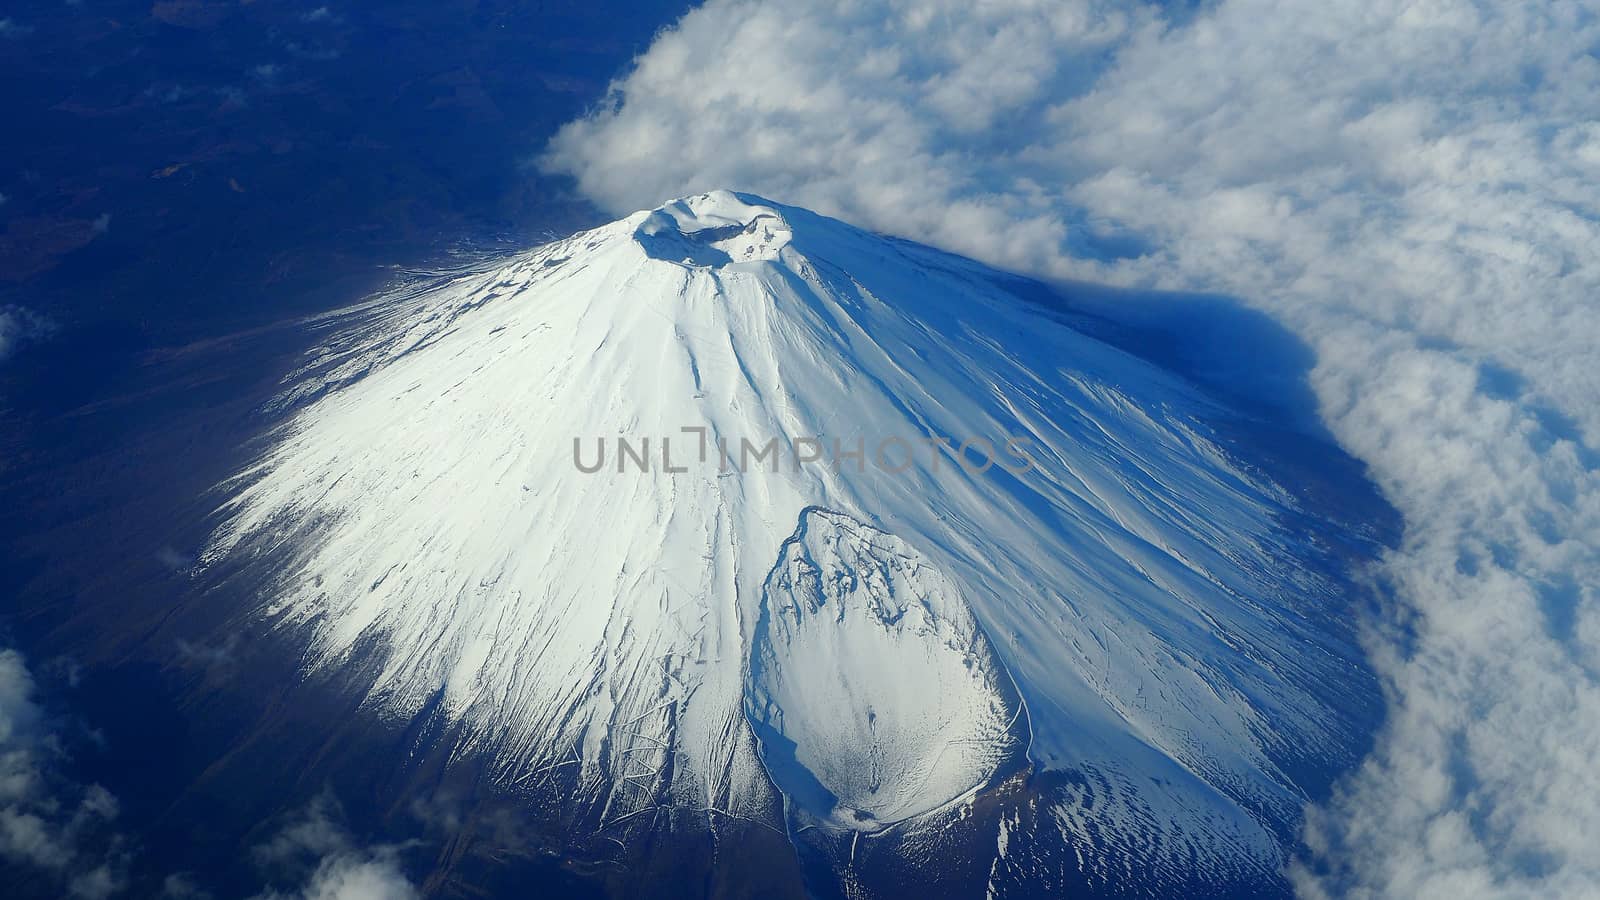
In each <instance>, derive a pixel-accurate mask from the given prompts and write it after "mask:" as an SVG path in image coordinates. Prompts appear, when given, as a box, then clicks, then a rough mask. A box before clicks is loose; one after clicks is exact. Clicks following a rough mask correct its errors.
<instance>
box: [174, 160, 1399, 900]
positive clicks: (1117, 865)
mask: <svg viewBox="0 0 1600 900" xmlns="http://www.w3.org/2000/svg"><path fill="white" fill-rule="evenodd" d="M1002 284H1003V280H1002V279H1001V278H1000V276H998V275H996V274H995V273H992V272H989V271H987V270H985V269H983V268H982V267H979V266H977V265H976V264H973V263H969V262H966V261H963V260H959V259H956V258H953V257H949V256H946V255H943V254H940V253H937V252H935V251H932V250H928V249H925V248H920V247H916V246H914V245H909V244H905V243H901V242H892V241H887V240H884V239H881V238H878V237H875V236H872V235H868V234H865V233H863V232H860V231H858V230H856V229H853V228H850V227H849V226H846V225H843V224H841V223H838V222H834V221H832V220H827V219H824V218H821V217H818V216H815V215H813V214H810V213H807V212H805V211H803V210H798V209H793V208H788V207H783V206H780V205H777V204H773V203H770V202H768V201H764V200H761V199H759V198H754V197H749V196H743V195H734V194H729V193H726V192H718V193H713V194H708V195H702V196H700V197H694V198H689V199H686V200H682V201H678V202H676V203H673V204H669V205H667V206H665V207H662V208H661V209H658V210H654V211H649V212H642V213H638V214H635V215H633V216H630V217H629V218H627V219H624V220H621V221H619V222H616V223H612V224H611V225H607V226H604V227H602V228H599V229H596V230H594V231H590V232H585V233H582V234H579V235H576V236H574V237H572V238H569V239H567V240H564V241H560V242H557V243H555V244H552V245H549V246H546V247H543V248H540V249H538V250H536V251H532V252H530V253H527V254H524V255H522V256H520V257H517V258H515V259H512V260H508V261H506V262H504V263H503V264H502V265H499V266H497V267H494V268H492V269H485V270H481V271H472V272H468V273H464V274H458V275H454V276H450V277H447V278H444V279H441V280H439V281H437V282H435V283H431V284H429V285H427V286H426V289H424V290H419V291H415V292H412V293H409V294H407V295H404V296H401V297H397V298H389V299H388V300H386V301H385V302H383V303H381V304H378V305H375V306H373V307H371V308H368V309H365V310H362V311H360V312H359V313H358V314H354V315H353V316H352V318H351V320H350V323H348V327H347V329H346V330H345V331H344V332H343V333H341V334H340V335H338V336H337V337H335V338H334V339H333V340H331V341H330V342H329V344H328V345H327V347H326V349H325V352H324V354H323V355H322V356H320V357H318V358H316V359H314V360H313V361H312V363H311V364H310V365H308V367H307V368H306V370H305V371H303V372H302V373H300V374H299V375H298V376H297V378H296V380H295V382H294V384H293V385H292V387H291V389H290V391H289V392H288V394H287V395H286V402H287V403H290V404H293V410H294V411H293V414H292V416H291V417H290V419H289V421H288V424H287V425H286V426H284V427H283V429H282V430H281V433H279V434H277V435H275V436H274V439H273V441H272V443H271V446H270V447H269V448H268V449H267V451H266V452H265V453H264V454H263V457H262V459H261V461H260V463H259V464H258V465H257V466H255V467H254V468H252V469H251V470H249V471H247V472H244V473H241V475H240V477H239V479H238V480H237V481H236V483H234V484H232V485H230V491H231V492H232V496H231V498H230V499H229V501H228V503H227V504H226V506H225V507H224V509H223V517H224V518H223V523H222V525H221V526H220V527H219V529H218V531H217V534H216V537H215V540H214V542H213V544H212V546H211V547H210V548H208V550H207V552H206V554H205V560H206V562H207V563H208V564H209V565H211V566H213V567H216V568H218V569H222V568H226V569H228V570H229V571H230V572H243V573H248V574H249V577H254V578H257V579H259V580H260V581H261V583H262V585H263V587H262V589H261V597H262V604H261V608H260V610H259V614H260V615H261V616H263V617H265V619H266V620H268V621H270V622H272V623H275V624H277V625H279V626H281V627H291V628H298V629H300V630H301V632H302V633H303V634H304V635H305V638H306V641H307V651H306V666H307V668H308V670H311V671H317V670H324V669H328V668H331V667H337V666H341V665H345V664H348V663H350V662H352V661H354V660H357V659H360V660H361V661H362V662H363V664H365V665H370V666H372V673H373V674H372V677H371V683H370V687H369V690H368V694H367V702H368V704H369V705H370V706H371V707H372V708H373V709H376V710H379V711H382V712H384V713H386V714H389V715H392V716H393V717H395V718H396V719H397V720H404V719H409V718H411V717H414V716H416V715H418V714H419V713H421V712H424V711H431V714H434V715H438V716H441V717H443V718H444V719H445V720H446V721H448V723H450V724H451V725H452V726H453V727H454V728H456V729H457V730H458V732H459V734H460V735H461V742H462V744H461V752H462V753H475V752H481V753H485V754H487V755H488V756H490V757H491V758H492V759H493V760H494V761H495V762H494V764H495V772H496V778H497V779H498V781H499V783H500V784H502V785H503V786H504V787H505V788H507V789H511V790H532V789H533V788H534V787H535V786H537V785H539V784H559V785H560V786H561V792H562V794H563V795H564V796H565V797H566V798H567V802H568V803H569V804H570V805H571V807H572V808H574V809H578V810H582V811H585V812H584V813H583V815H584V816H587V818H585V819H584V820H585V821H586V822H588V823H589V825H590V827H593V828H595V829H597V830H600V831H608V830H609V833H617V834H622V835H623V837H624V838H626V835H627V833H628V832H627V829H628V828H631V827H634V826H637V825H639V824H640V823H643V822H647V821H649V820H650V819H651V818H653V816H644V815H642V814H644V813H652V812H653V811H655V810H658V809H661V808H673V809H681V810H691V811H695V812H696V813H699V814H704V815H705V817H706V819H707V822H708V823H712V822H713V820H714V819H715V818H716V817H718V816H733V817H738V818H742V819H749V820H754V821H757V822H766V823H769V824H772V825H773V826H774V827H779V828H788V829H789V830H790V831H791V832H794V831H795V829H797V828H804V827H811V826H817V827H820V828H822V829H823V830H825V831H826V830H836V831H842V832H846V833H848V832H855V833H858V834H860V833H866V834H869V835H870V834H873V833H876V832H879V831H881V830H882V829H884V828H885V827H886V826H889V825H891V824H892V823H894V822H897V821H901V820H906V819H915V818H916V817H918V816H920V815H926V814H929V813H931V812H933V811H935V810H938V809H940V808H943V807H947V806H948V805H950V804H952V803H960V802H963V801H966V800H968V799H969V798H971V797H972V796H973V795H974V794H975V793H977V792H980V791H983V790H984V789H986V788H989V787H992V786H994V785H996V784H997V783H998V782H1000V781H1001V780H1004V779H1008V778H1012V777H1013V776H1016V777H1023V776H1025V775H1026V772H1025V771H1023V770H1024V769H1026V768H1027V767H1029V766H1030V765H1031V767H1032V770H1033V771H1035V772H1040V773H1042V772H1058V773H1070V777H1067V778H1066V779H1065V780H1064V781H1060V780H1058V781H1057V782H1050V783H1051V784H1053V785H1055V786H1053V787H1049V788H1048V789H1045V788H1040V789H1039V790H1038V791H1036V792H1035V794H1034V796H1033V797H1032V798H1031V799H1030V801H1029V803H1030V804H1031V805H1030V812H1029V813H1028V815H1027V816H1026V818H1027V821H1028V822H1029V825H1028V826H1027V827H1028V829H1029V831H1030V840H1033V841H1054V842H1055V843H1057V844H1060V845H1063V846H1066V847H1070V848H1073V852H1074V853H1075V854H1076V856H1075V861H1074V862H1073V865H1075V866H1077V868H1078V870H1079V871H1080V872H1082V873H1085V877H1089V876H1090V875H1091V874H1094V873H1098V875H1096V877H1099V878H1101V879H1102V880H1103V881H1105V882H1106V883H1110V882H1113V881H1115V880H1116V879H1117V877H1118V873H1123V874H1124V875H1126V876H1127V877H1134V876H1133V875H1132V874H1131V873H1134V872H1138V873H1140V874H1139V875H1138V877H1139V878H1145V877H1149V878H1152V879H1156V880H1158V881H1159V880H1160V878H1161V877H1163V874H1162V873H1178V872H1180V871H1194V870H1198V871H1200V872H1203V873H1207V874H1208V876H1215V878H1217V879H1219V880H1226V879H1227V878H1233V877H1238V878H1246V879H1248V878H1255V877H1271V873H1273V872H1275V871H1276V870H1277V867H1278V865H1279V863H1280V861H1281V852H1282V851H1281V847H1282V845H1283V840H1284V835H1285V834H1286V833H1287V832H1288V830H1289V829H1291V828H1292V827H1293V824H1294V822H1295V821H1296V818H1297V816H1298V814H1299V810H1300V808H1301V806H1302V804H1303V801H1304V792H1305V789H1306V785H1305V783H1304V782H1305V781H1306V779H1307V777H1308V776H1307V774H1306V773H1308V772H1315V771H1320V770H1322V769H1326V768H1329V767H1337V766H1340V765H1344V764H1346V763H1347V762H1348V760H1349V759H1350V758H1352V757H1353V756H1354V754H1355V753H1356V752H1357V751H1358V749H1359V745H1360V743H1361V740H1362V729H1363V728H1365V727H1367V722H1366V720H1367V717H1368V716H1369V715H1370V712H1371V709H1372V705H1373V702H1374V701H1373V696H1374V693H1375V692H1374V688H1373V685H1372V684H1371V682H1370V679H1369V677H1368V676H1367V675H1366V674H1365V672H1364V671H1363V670H1362V669H1361V667H1360V666H1359V665H1358V664H1357V662H1355V661H1356V660H1358V659H1359V656H1358V654H1357V652H1356V650H1355V648H1354V643H1353V641H1352V639H1351V636H1350V634H1349V631H1348V628H1347V626H1345V625H1343V624H1341V623H1340V622H1339V621H1338V618H1337V617H1338V616H1340V615H1342V614H1343V612H1344V610H1345V609H1346V605H1347V598H1346V597H1345V594H1346V592H1348V591H1349V585H1348V584H1347V583H1346V582H1345V581H1344V580H1343V579H1342V578H1341V577H1340V575H1339V574H1338V572H1337V571H1336V569H1335V567H1332V566H1331V565H1330V557H1329V554H1328V553H1327V551H1326V549H1325V548H1324V547H1322V546H1321V543H1322V541H1324V540H1325V539H1326V535H1319V534H1318V533H1316V532H1315V530H1314V529H1308V526H1306V525H1305V524H1304V523H1305V522H1306V521H1307V518H1306V516H1305V515H1304V512H1305V511H1304V510H1301V509H1299V508H1298V503H1297V501H1296V500H1295V498H1294V495H1293V494H1292V493H1291V492H1290V491H1289V490H1287V489H1285V487H1283V486H1281V485H1278V484H1275V483H1273V482H1272V481H1270V480H1269V479H1268V478H1267V477H1266V476H1265V475H1263V474H1262V473H1261V472H1260V470H1259V469H1258V468H1256V467H1254V466H1252V465H1247V464H1245V463H1243V462H1240V461H1239V460H1238V458H1237V452H1236V451H1234V450H1225V449H1224V447H1223V443H1222V440H1221V439H1220V438H1219V436H1218V434H1217V432H1216V430H1215V427H1214V423H1216V422H1218V421H1221V420H1224V419H1228V418H1229V417H1230V416H1232V413H1231V411H1229V410H1227V409H1226V408H1224V407H1222V406H1220V405H1219V404H1218V403H1217V402H1215V401H1213V400H1211V399H1209V398H1208V397H1207V396H1206V395H1204V394H1202V393H1200V392H1199V391H1197V390H1196V389H1194V388H1193V387H1191V386H1190V385H1188V384H1187V383H1185V382H1184V381H1183V380H1182V379H1180V378H1178V377H1176V376H1174V375H1172V374H1170V373H1167V372H1164V371H1162V370H1160V369H1158V368H1157V367H1155V366H1153V365H1151V364H1149V363H1147V362H1145V361H1143V360H1140V359H1138V358H1136V357H1134V356H1131V355H1129V354H1127V353H1125V352H1123V351H1121V350H1117V349H1114V348H1112V347H1110V346H1108V345H1106V344H1104V343H1102V342H1100V341H1097V340H1094V339H1092V338H1090V337H1088V336H1086V335H1085V334H1083V333H1081V332H1079V331H1077V330H1074V329H1073V328H1072V327H1069V326H1068V325H1067V324H1065V323H1063V322H1062V321H1058V320H1057V319H1055V318H1052V317H1050V316H1047V315H1045V314H1044V313H1042V312H1041V311H1040V310H1039V309H1038V308H1036V307H1034V306H1031V305H1029V304H1027V303H1025V302H1023V301H1021V300H1019V299H1018V298H1017V297H1015V296H1013V295H1011V294H1009V293H1007V292H1006V290H1005V289H1004V288H1003V287H1002ZM963 445H966V450H965V452H963V451H962V450H961V448H962V446H963ZM589 470H592V471H589ZM224 564H226V565H224ZM240 577H244V576H240ZM1046 781H1048V779H1045V780H1041V781H1040V784H1044V783H1045V782H1046ZM772 786H776V787H777V788H778V789H780V790H781V791H782V792H783V794H784V797H785V798H786V802H785V804H784V806H785V809H786V811H784V810H779V809H777V808H776V807H774V806H773V804H772V802H771V798H772V792H771V788H772ZM1021 821H1022V818H1021V817H1017V818H1016V819H1015V822H1013V823H1012V824H1011V825H1007V826H1005V827H1003V828H1002V829H1001V832H1000V833H999V834H998V835H997V842H998V843H997V849H996V851H995V855H996V859H997V860H998V861H1000V862H997V863H996V871H997V872H1000V871H1002V870H1004V869H1006V866H1004V865H1001V862H1003V860H1004V858H1005V856H1006V850H1005V848H1006V846H1007V843H1008V841H1010V842H1011V843H1012V844H1013V845H1015V843H1016V842H1017V841H1018V839H1017V837H1016V835H1015V834H1009V833H1008V831H1007V829H1015V828H1018V827H1021V825H1020V823H1021ZM708 827H709V825H708ZM1018 871H1021V870H1020V869H1019V870H1018ZM1015 877H1016V878H1017V879H1020V880H1021V881H1022V882H1026V881H1027V880H1028V879H1029V878H1033V877H1034V876H1032V875H1028V874H1026V873H1025V872H1024V873H1022V874H1019V875H1016V876H1015ZM1173 877H1176V875H1175V874H1174V876H1173Z"/></svg>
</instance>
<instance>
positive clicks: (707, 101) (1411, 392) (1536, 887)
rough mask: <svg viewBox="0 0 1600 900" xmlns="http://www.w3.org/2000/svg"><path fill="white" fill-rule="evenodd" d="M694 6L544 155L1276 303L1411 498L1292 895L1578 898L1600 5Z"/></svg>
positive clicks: (1358, 438)
mask: <svg viewBox="0 0 1600 900" xmlns="http://www.w3.org/2000/svg"><path fill="white" fill-rule="evenodd" d="M1163 15H1165V14H1163V13H1161V12H1158V11H1156V10H1154V9H1150V8H1144V9H1139V8H1135V7H1132V6H1121V5H1115V6H1113V5H1101V4H1097V3H1092V2H1087V0H1077V2H1041V0H993V2H986V3H982V4H970V3H958V2H955V0H930V2H920V3H917V2H904V0H862V2H845V0H818V2H816V3H811V4H805V5H803V6H798V5H793V4H779V3H776V2H769V0H711V2H710V3H708V4H707V5H706V6H705V7H703V8H701V9H700V10H697V11H696V12H693V13H691V14H690V15H689V16H688V17H686V18H685V19H684V20H683V21H682V22H681V23H680V25H679V26H678V27H677V28H676V29H675V30H673V31H670V32H667V33H665V34H663V35H662V36H661V37H660V38H659V39H658V40H657V42H656V43H655V45H654V46H653V47H652V48H651V49H650V50H649V52H648V53H647V54H646V55H645V56H643V57H642V58H641V59H640V60H639V62H638V66H637V70H636V71H635V72H633V73H632V74H631V75H629V76H628V77H626V78H625V79H624V80H623V81H622V82H620V83H619V84H618V85H617V88H618V90H617V92H616V94H615V95H614V96H613V98H612V99H611V101H610V102H609V103H608V105H607V106H606V107H605V108H603V109H601V110H599V111H597V112H596V113H595V114H594V115H593V116H591V117H590V118H588V119H585V120H583V121H580V122H576V123H573V124H572V125H570V126H568V127H567V128H566V129H565V130H563V131H562V133H561V134H560V135H559V136H558V137H557V139H556V140H555V142H554V143H553V144H552V146H551V148H550V151H549V154H548V155H547V156H546V158H545V165H546V167H547V168H551V169H555V170H560V171H566V172H570V173H572V174H573V175H575V176H576V177H577V179H578V183H579V185H580V187H581V188H582V189H583V190H584V191H585V192H586V193H587V194H588V195H589V196H591V197H593V198H595V199H596V200H597V201H598V202H600V203H601V204H602V205H604V206H607V207H609V208H610V209H611V210H613V211H616V212H624V211H629V210H632V209H637V208H645V207H650V206H654V205H656V204H657V203H659V202H660V201H661V200H663V199H665V198H669V197H672V196H677V195H682V194H687V193H691V192H695V191H700V190H704V189H707V188H711V187H722V186H725V187H731V188H738V189H747V190H753V191H756V192H759V193H764V194H767V195H769V196H772V197H774V198H775V199H780V200H784V201H787V202H797V203H801V204H804V205H808V206H812V207H814V208H817V209H819V210H821V211H823V212H826V213H830V214H835V215H841V216H843V217H845V218H847V219H851V220H854V221H856V222H858V223H860V224H863V225H867V226H869V227H873V228H877V229H880V230H883V231H887V232H891V233H896V234H900V235H904V236H907V237H912V238H916V239H919V240H924V241H928V242H930V243H934V244H937V245H940V246H943V247H946V248H948V249H951V250H955V251H958V252H962V253H966V254H969V255H973V256H977V257H979V258H982V259H985V260H987V261H990V262H993V263H996V264H998V265H1002V266H1006V267H1010V268H1014V269H1019V270H1023V271H1028V272H1032V273H1036V274H1041V275H1045V276H1051V277H1057V278H1091V279H1099V280H1106V281H1114V282H1118V283H1123V284H1133V285H1144V286H1150V287H1161V288H1178V289H1198V290H1207V291H1225V292H1228V293H1232V294H1234V295H1237V296H1239V297H1241V298H1244V299H1245V300H1247V301H1249V302H1251V303H1252V304H1254V305H1256V306H1258V307H1259V308H1261V309H1264V310H1266V311H1268V312H1270V313H1272V314H1274V315H1276V316H1277V317H1279V318H1280V319H1281V320H1283V321H1285V322H1286V323H1288V324H1290V325H1291V326H1292V327H1294V328H1295V329H1296V330H1297V331H1298V332H1299V333H1300V334H1301V335H1303V336H1304V337H1305V338H1306V339H1307V341H1308V342H1309V343H1310V344H1311V345H1312V346H1313V347H1314V349H1315V350H1316V351H1317V353H1318V359H1319V362H1318V365H1317V367H1316V369H1315V371H1314V372H1313V373H1312V380H1313V386H1314V388H1315V389H1316V391H1317V394H1318V397H1319V398H1320V401H1321V404H1322V412H1323V415H1324V417H1325V418H1326V419H1327V420H1328V422H1329V423H1330V426H1331V427H1332V428H1333V430H1334V432H1335V434H1336V435H1337V436H1338V437H1339V438H1340V440H1341V441H1342V442H1343V443H1344V444H1345V445H1346V446H1347V447H1349V448H1350V449H1351V450H1352V451H1354V452H1355V453H1356V454H1357V455H1359V456H1361V457H1362V458H1364V459H1366V460H1367V461H1368V462H1369V463H1370V464H1371V465H1372V467H1373V474H1374V477H1375V478H1376V479H1377V480H1378V481H1379V482H1380V484H1381V485H1382V486H1383V488H1384V489H1385V490H1386V491H1387V492H1388V493H1389V495H1390V497H1391V498H1392V500H1393V502H1395V504H1396V505H1397V506H1398V507H1399V508H1400V509H1401V511H1402V512H1403V513H1404V514H1405V515H1406V519H1407V524H1408V530H1407V533H1406V537H1405V540H1404V544H1403V545H1402V546H1401V547H1400V548H1399V549H1398V550H1397V551H1396V552H1395V553H1394V554H1392V556H1391V557H1390V558H1389V559H1388V560H1387V562H1386V573H1385V574H1386V576H1387V579H1388V580H1389V582H1390V583H1392V584H1393V586H1394V587H1395V589H1396V595H1397V598H1398V600H1399V604H1398V606H1397V608H1396V610H1394V613H1393V617H1392V621H1385V622H1374V623H1373V628H1372V639H1371V649H1372V654H1373V659H1374V662H1375V664H1376V665H1377V666H1378V667H1379V670H1380V672H1381V674H1382V675H1383V676H1384V678H1385V680H1386V683H1387V687H1388V690H1389V696H1390V700H1391V710H1390V716H1389V720H1388V722H1387V724H1386V725H1385V727H1384V729H1383V731H1382V733H1381V734H1380V736H1379V742H1378V745H1377V748H1376V750H1375V752H1374V753H1373V755H1372V756H1371V757H1370V758H1369V759H1368V760H1367V761H1366V763H1365V765H1364V766H1363V767H1362V768H1361V769H1360V771H1358V772H1357V773H1355V774H1354V775H1353V776H1351V777H1350V778H1349V779H1347V781H1346V782H1345V783H1344V785H1343V787H1342V788H1341V790H1340V791H1339V792H1338V795H1337V796H1336V797H1335V798H1334V799H1333V801H1332V802H1331V803H1329V804H1328V805H1327V806H1326V807H1324V808H1321V809H1317V810H1313V811H1311V814H1310V816H1309V827H1308V831H1307V840H1308V843H1309V845H1310V846H1311V853H1310V854H1309V855H1308V856H1307V857H1306V859H1305V860H1304V861H1303V862H1302V864H1301V865H1300V866H1299V867H1298V868H1297V870H1296V872H1295V873H1294V877H1295V880H1296V882H1297V884H1298V885H1299V887H1300V888H1301V890H1302V891H1303V892H1304V893H1306V894H1307V895H1317V894H1320V893H1323V892H1328V893H1333V894H1348V895H1354V896H1393V897H1423V896H1452V897H1465V896H1473V897H1476V896H1528V895H1538V896H1580V895H1587V896H1592V895H1593V894H1594V893H1595V892H1596V891H1597V890H1600V857H1597V856H1596V854H1594V853H1593V851H1592V848H1593V847H1595V846H1600V805H1597V804H1596V803H1595V800H1594V798H1595V797H1597V796H1600V683H1597V678H1600V483H1597V481H1600V480H1597V479H1596V478H1595V473H1596V471H1597V467H1600V454H1597V452H1596V449H1595V448H1597V447H1600V367H1597V366H1596V365H1595V362H1596V354H1595V350H1594V345H1595V343H1596V342H1597V341H1600V303H1597V302H1596V300H1595V297H1596V295H1597V293H1600V221H1597V220H1600V126H1597V125H1596V124H1595V123H1594V122H1593V121H1592V120H1593V118H1594V115H1593V111H1594V110H1595V109H1600V60H1597V58H1596V57H1595V55H1594V54H1593V53H1592V52H1591V51H1592V48H1593V47H1595V46H1597V45H1600V4H1597V3H1595V2H1593V0H1576V2H1574V0H1551V2H1547V3H1541V4H1490V3H1481V4H1480V3H1474V2H1470V0H1423V2H1409V3H1402V2H1398V0H1331V2H1329V0H1315V2H1313V0H1295V2H1272V0H1220V2H1217V3H1214V4H1209V5H1207V6H1206V7H1204V8H1203V9H1201V10H1198V11H1191V12H1188V13H1185V14H1183V16H1182V18H1178V19H1171V20H1163V19H1162V16H1163Z"/></svg>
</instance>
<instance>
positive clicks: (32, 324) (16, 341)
mask: <svg viewBox="0 0 1600 900" xmlns="http://www.w3.org/2000/svg"><path fill="white" fill-rule="evenodd" d="M50 330H51V325H50V323H49V322H48V321H47V320H45V319H44V318H42V317H40V316H39V315H37V314H35V313H33V312H30V311H28V310H26V309H23V308H22V307H20V306H0V362H4V361H5V359H6V357H8V356H10V355H11V354H12V353H14V352H16V350H17V348H18V347H21V346H22V345H23V344H24V343H25V342H27V341H30V340H33V339H35V338H39V337H43V336H44V335H46V334H48V333H49V332H50Z"/></svg>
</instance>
